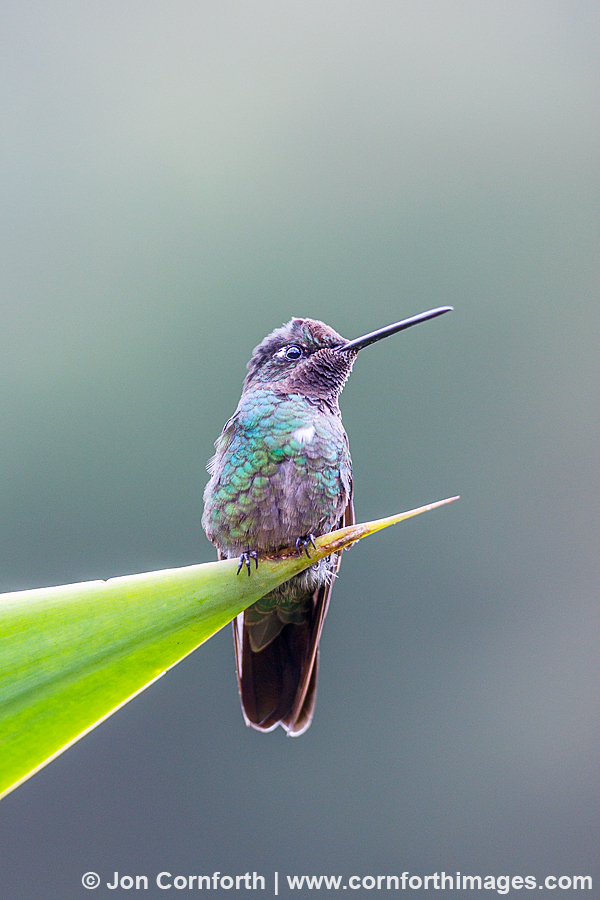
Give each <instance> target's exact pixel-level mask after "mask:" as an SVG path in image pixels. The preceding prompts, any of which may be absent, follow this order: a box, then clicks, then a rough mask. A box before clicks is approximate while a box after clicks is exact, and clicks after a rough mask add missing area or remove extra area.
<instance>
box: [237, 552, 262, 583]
mask: <svg viewBox="0 0 600 900" xmlns="http://www.w3.org/2000/svg"><path fill="white" fill-rule="evenodd" d="M251 559H253V560H254V562H255V564H256V565H255V568H257V569H258V554H257V552H256V550H248V551H246V553H242V555H241V556H240V564H239V566H238V570H237V572H236V575H239V574H240V572H241V571H242V569H243V568H244V566H246V568H247V569H248V577H250V560H251Z"/></svg>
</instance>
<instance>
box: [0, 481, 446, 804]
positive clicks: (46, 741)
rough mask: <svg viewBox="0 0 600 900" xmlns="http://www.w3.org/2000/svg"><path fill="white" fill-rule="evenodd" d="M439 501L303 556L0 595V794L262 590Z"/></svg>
mask: <svg viewBox="0 0 600 900" xmlns="http://www.w3.org/2000/svg"><path fill="white" fill-rule="evenodd" d="M454 499H456V498H454V497H453V498H451V499H449V500H441V501H439V502H437V503H432V504H430V505H429V506H422V507H420V508H419V509H414V510H410V511H409V512H405V513H400V514H399V515H396V516H390V517H388V518H387V519H378V520H377V521H375V522H367V523H366V524H363V525H352V526H350V527H348V528H342V529H340V530H339V531H334V532H331V534H328V535H324V536H323V537H320V538H317V540H316V545H317V550H316V551H312V552H311V559H307V558H306V556H304V555H303V556H298V555H297V554H296V553H295V552H294V551H291V550H290V551H289V553H287V554H280V555H278V557H277V558H263V559H261V560H260V564H259V566H258V569H255V568H254V566H253V568H252V574H251V577H247V575H246V572H245V570H244V571H242V572H241V573H240V575H239V576H238V575H236V571H237V567H238V561H237V560H224V561H222V562H214V563H205V564H203V565H197V566H187V567H185V568H181V569H164V570H162V571H159V572H146V573H144V574H141V575H126V576H123V577H120V578H111V579H109V580H108V581H88V582H83V583H81V584H70V585H62V586H60V587H51V588H42V589H39V590H33V591H19V592H18V593H10V594H2V595H0V797H3V796H4V795H5V794H7V793H9V791H11V790H13V789H14V788H15V787H17V786H18V785H19V784H21V783H22V782H23V781H25V780H26V779H27V778H29V777H30V776H31V775H33V774H34V772H36V771H37V770H38V769H40V768H42V766H44V765H46V763H48V762H50V760H51V759H53V758H54V757H55V756H58V754H59V753H62V751H63V750H65V749H66V748H67V747H68V746H70V744H73V743H74V742H75V741H77V740H78V739H79V738H80V737H82V736H83V735H84V734H86V732H88V731H90V730H91V729H92V728H94V727H95V726H96V725H98V724H99V723H100V722H102V721H103V719H106V718H107V717H108V716H110V715H111V714H112V713H113V712H114V711H115V710H117V709H118V708H119V707H120V706H123V704H124V703H127V701H128V700H131V698H132V697H134V696H135V695H136V694H138V693H140V691H142V690H144V688H146V687H148V685H149V684H152V682H153V681H155V680H156V679H157V678H160V676H161V675H162V674H163V673H164V672H165V671H166V670H167V669H169V668H170V667H171V666H174V665H175V664H176V663H177V662H179V661H180V660H182V659H183V658H184V657H185V656H187V655H188V653H191V652H192V650H195V649H196V647H198V646H199V645H200V644H202V643H203V642H204V641H205V640H207V638H209V637H210V636H211V635H213V634H214V633H215V632H217V631H218V630H219V629H220V628H222V627H223V626H224V625H226V624H227V623H228V622H230V621H231V619H233V618H234V617H235V616H236V615H237V614H238V613H240V612H242V610H244V609H245V608H246V607H247V606H250V605H251V604H252V603H254V602H255V601H256V600H258V599H259V598H260V597H262V596H263V595H264V594H266V593H267V592H268V591H270V590H272V589H273V588H275V587H277V585H278V584H281V583H282V582H284V581H287V580H288V579H289V578H291V577H292V576H293V575H296V574H297V573H298V572H301V571H302V570H303V569H305V568H307V567H308V566H310V565H312V564H313V563H314V562H316V561H317V559H322V558H323V557H325V556H329V555H330V554H331V553H332V552H335V551H338V550H341V549H342V548H344V547H347V546H349V545H350V544H352V543H354V542H355V541H358V540H360V539H361V538H363V537H365V536H366V535H368V534H372V533H373V532H375V531H379V530H380V529H381V528H386V527H387V526H388V525H394V524H395V523H396V522H401V521H402V520H403V519H407V518H410V517H411V516H416V515H418V514H419V513H422V512H426V511H427V510H430V509H434V508H435V507H437V506H441V505H442V504H444V503H450V502H451V500H454Z"/></svg>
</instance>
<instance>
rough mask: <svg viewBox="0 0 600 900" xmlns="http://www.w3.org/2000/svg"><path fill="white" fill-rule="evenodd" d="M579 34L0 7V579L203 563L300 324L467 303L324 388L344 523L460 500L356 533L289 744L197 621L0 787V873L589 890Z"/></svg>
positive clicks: (49, 579)
mask: <svg viewBox="0 0 600 900" xmlns="http://www.w3.org/2000/svg"><path fill="white" fill-rule="evenodd" d="M599 42H600V8H599V7H598V4H597V3H595V2H591V0H590V2H587V0H557V2H537V0H531V2H528V3H526V4H524V3H521V2H513V0H490V2H487V3H478V2H468V0H456V2H436V0H407V2H402V3H395V2H385V0H383V2H377V3H372V2H366V0H360V2H356V0H344V2H341V0H329V2H327V3H321V2H317V0H306V2H302V3H299V2H294V0H293V2H289V3H285V4H281V3H278V2H274V0H273V2H271V0H253V2H252V3H246V2H242V0H204V2H203V0H170V2H166V0H144V2H141V0H129V2H127V3H126V4H123V3H120V2H116V0H102V2H99V0H89V2H86V3H85V4H81V3H77V2H71V0H60V2H58V3H50V2H48V0H33V2H28V3H26V4H23V3H19V2H16V0H4V3H3V4H2V10H1V12H0V46H1V52H0V73H1V74H0V96H1V113H0V115H1V119H0V121H1V123H2V125H1V129H2V141H1V146H0V159H1V165H0V185H1V197H2V200H1V204H0V220H1V224H0V227H1V239H0V254H1V256H2V260H1V264H0V291H1V312H2V327H1V329H0V369H1V381H2V389H1V394H0V403H1V409H0V417H1V421H2V429H1V451H0V477H1V502H0V519H1V521H0V541H1V549H0V590H3V591H10V590H18V589H24V588H31V587H37V586H42V585H52V584H61V583H67V582H73V581H84V580H90V579H96V578H107V577H110V576H113V575H119V574H125V573H133V572H142V571H146V570H151V569H158V568H163V567H170V566H183V565H188V564H191V563H196V562H202V561H208V560H212V559H213V558H214V552H213V548H212V546H211V545H210V544H209V543H208V542H207V540H206V538H205V537H204V534H203V532H202V530H201V527H200V516H201V511H202V491H203V488H204V484H205V483H206V480H207V476H206V473H205V470H204V465H205V462H206V460H207V459H208V458H209V456H210V455H211V453H212V449H213V441H214V439H215V438H216V436H217V435H218V433H219V431H220V429H221V427H222V425H223V423H224V422H225V420H226V419H227V418H228V417H229V416H230V415H231V413H232V412H233V410H234V409H235V406H236V403H237V400H238V397H239V393H240V390H241V383H242V380H243V377H244V374H245V364H246V361H247V360H248V358H249V356H250V353H251V351H252V348H253V347H254V346H255V345H256V344H257V343H258V342H259V341H260V340H261V339H262V337H263V336H264V335H265V334H267V333H268V332H269V331H271V330H272V329H273V328H274V327H276V326H278V325H280V324H281V323H282V322H284V321H286V320H287V319H289V318H290V316H292V315H297V316H311V317H314V318H319V319H323V320H324V321H325V322H327V323H328V324H330V325H331V326H333V327H334V328H335V329H336V330H338V331H340V332H341V333H342V334H343V335H345V336H346V337H348V338H351V337H356V336H358V335H359V334H362V333H364V332H367V331H371V330H373V329H374V328H377V327H380V326H382V325H385V324H387V323H389V322H393V321H396V320H398V319H400V318H403V317H404V316H408V315H412V314H414V313H418V312H421V311H422V310H425V309H429V308H431V307H433V306H438V305H441V304H452V305H454V306H455V312H453V313H452V314H451V315H448V316H444V317H443V318H441V319H438V320H435V321H434V322H430V323H427V324H424V325H422V326H419V327H418V328H415V329H412V330H410V331H407V332H406V333H405V334H403V335H399V336H397V337H394V338H390V339H389V340H387V341H384V342H382V343H380V344H378V345H377V346H375V347H372V348H369V349H368V350H366V351H365V352H364V353H361V354H360V357H359V359H358V361H357V363H356V365H355V367H354V373H353V375H352V377H351V380H350V381H349V383H348V385H347V387H346V389H345V391H344V394H343V397H342V411H343V415H344V423H345V426H346V429H347V431H348V434H349V436H350V445H351V449H352V455H353V460H354V473H355V504H356V510H357V516H358V520H359V521H360V520H363V521H364V520H366V519H370V518H375V517H378V516H383V515H388V514H391V513H393V512H397V511H400V510H403V509H409V508H410V507H412V506H416V505H420V504H422V503H426V502H430V501H433V500H436V499H440V498H442V497H445V496H450V495H452V494H456V493H460V494H461V495H462V499H461V500H460V502H459V503H456V504H453V505H451V506H449V507H444V508H443V509H441V510H437V511H435V512H432V513H430V514H428V515H426V516H423V517H420V518H419V519H416V520H412V521H409V522H405V523H403V524H402V525H399V526H397V527H396V528H394V529H389V530H388V531H386V532H384V533H382V534H379V535H377V536H375V537H372V538H370V539H369V540H368V541H366V542H364V543H361V544H360V545H358V546H357V547H355V548H353V550H352V551H351V552H350V553H347V554H345V556H344V560H343V566H342V569H341V573H340V578H339V581H338V582H337V584H336V588H335V591H334V594H333V601H332V606H331V609H330V613H329V616H328V620H327V624H326V628H325V631H324V636H323V640H322V645H321V648H322V649H321V669H320V688H319V699H318V702H317V710H316V716H315V719H314V722H313V725H312V727H311V729H310V730H309V731H308V732H307V734H305V735H304V736H303V737H301V738H300V739H298V740H288V739H286V738H285V736H284V734H283V732H282V731H281V729H279V730H278V731H277V732H275V733H272V734H268V735H261V734H259V733H256V732H254V731H251V730H249V729H247V728H246V727H245V726H244V723H243V720H242V715H241V711H240V708H239V701H238V697H237V686H236V680H235V671H234V661H233V651H232V646H231V635H230V630H229V628H227V629H224V630H223V631H222V632H221V633H220V634H218V635H217V636H216V637H215V638H213V639H212V640H211V641H210V642H208V643H207V644H206V645H205V646H204V647H202V648H200V649H199V650H198V651H197V652H196V653H195V654H193V655H192V656H191V657H190V658H188V659H187V660H185V661H184V662H183V663H182V664H180V665H179V666H178V667H176V668H175V669H174V670H173V671H171V672H170V673H169V674H168V675H167V676H166V677H164V678H162V679H161V680H160V681H159V682H158V683H156V684H154V685H153V686H152V687H151V688H150V689H149V690H148V691H146V692H145V693H143V694H142V695H140V696H139V697H137V698H136V699H135V700H134V701H132V702H131V703H130V704H129V705H127V706H126V707H124V708H123V709H121V710H120V711H119V712H118V713H117V714H116V715H114V716H113V717H112V718H111V719H110V720H108V721H107V722H105V723H104V724H102V725H101V726H100V727H99V728H98V729H96V730H95V731H94V732H92V733H91V734H89V735H88V736H86V737H85V738H84V739H83V740H81V741H80V742H79V743H77V744H76V745H75V746H74V747H72V748H71V749H69V750H68V751H67V752H66V753H64V755H62V756H61V757H60V758H58V759H57V760H55V761H54V762H53V763H52V764H51V765H49V766H48V767H47V768H45V769H44V770H43V771H41V772H40V773H39V774H37V775H36V776H35V777H34V778H32V779H31V780H30V781H29V782H27V783H26V784H24V785H23V786H22V787H20V788H19V789H18V790H17V791H15V792H14V793H13V794H11V795H10V796H9V797H7V798H6V799H5V800H3V801H2V804H1V809H0V846H1V847H2V853H1V856H2V859H1V861H0V892H1V893H2V896H5V897H7V898H8V897H10V898H11V900H29V898H36V900H39V898H44V900H54V898H57V900H58V898H61V900H63V898H65V897H79V896H84V895H85V896H89V895H88V894H87V893H86V892H85V890H84V889H83V888H82V887H81V883H80V879H81V876H82V874H83V873H84V872H86V871H88V870H95V871H97V872H99V873H100V874H101V876H102V878H103V880H109V879H111V878H112V876H113V872H114V871H115V870H118V871H119V872H120V873H121V874H134V875H135V874H137V873H146V874H149V875H150V876H151V878H152V876H153V875H154V874H156V873H157V872H160V871H161V870H167V871H170V872H171V873H173V874H180V873H183V874H190V873H212V872H213V871H215V870H220V871H221V872H224V873H230V874H236V873H245V872H246V871H250V872H252V871H257V872H262V873H263V874H267V875H269V874H270V873H272V872H273V871H274V870H278V871H279V872H280V873H281V874H282V875H283V874H285V873H288V874H290V873H291V874H294V873H300V874H301V873H316V874H330V873H331V874H336V873H342V874H344V875H345V876H346V877H347V876H350V875H352V874H359V875H367V874H375V875H377V874H380V873H381V874H383V873H385V874H392V873H394V874H395V873H398V872H402V871H403V870H408V871H410V872H411V874H421V875H424V874H432V873H434V872H436V871H437V872H441V871H443V870H445V871H446V872H454V871H456V870H457V869H459V870H460V871H461V872H471V873H473V874H481V875H486V874H492V875H502V874H510V875H521V876H525V875H528V874H532V875H535V876H536V877H538V878H539V879H541V878H543V877H545V876H546V875H548V874H553V875H555V876H560V875H567V876H572V875H575V874H592V875H593V874H595V875H596V876H597V877H598V876H600V873H598V870H597V847H598V839H599V837H600V821H599V819H600V817H599V815H598V810H599V804H598V801H599V796H598V794H599V791H598V765H599V762H600V758H599V757H600V753H599V749H598V738H599V733H598V732H599V729H598V718H599V717H598V713H599V702H598V672H599V665H598V662H599V660H598V630H599V629H598V626H599V618H600V616H599V605H598V582H599V576H600V560H599V552H598V538H599V532H600V526H599V522H598V516H599V513H600V495H599V490H598V486H599V476H598V471H599V467H598V463H599V459H598V456H599V441H600V412H599V403H598V385H599V376H600V303H599V291H598V289H599V286H600V273H599V265H598V259H599V256H598V238H599V230H600V229H599V217H598V214H599V211H600V209H599V203H598V200H599V193H600V192H599V187H600V177H599V171H600V170H599V167H598V162H599V160H598V148H599V146H600V119H599V112H600V104H599V85H600V77H599V76H600V73H599V69H600V57H599V55H598V46H599ZM594 869H595V872H594ZM296 893H298V892H296ZM313 893H314V892H313ZM155 894H158V895H160V896H164V893H163V892H161V891H159V890H158V889H157V888H154V892H153V891H152V889H150V890H149V891H148V892H147V896H153V895H155ZM360 895H362V892H361V894H360ZM104 896H114V893H111V892H110V891H108V890H107V889H106V888H104V887H102V888H100V889H99V890H98V891H97V893H96V894H95V897H97V898H100V897H104ZM445 896H452V893H451V892H450V891H446V894H445Z"/></svg>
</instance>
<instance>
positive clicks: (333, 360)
mask: <svg viewBox="0 0 600 900" xmlns="http://www.w3.org/2000/svg"><path fill="white" fill-rule="evenodd" d="M451 309H452V307H451V306H440V307H438V308H437V309H430V310H427V312H424V313H419V315H417V316H411V318H409V319H403V320H402V321H401V322H395V323H394V324H393V325H386V326H385V327H384V328H380V329H378V330H377V331H372V332H370V333H369V334H365V335H362V337H359V338H355V339H354V340H352V341H347V340H346V339H345V338H343V337H342V336H341V334H338V333H337V331H334V330H333V328H330V327H329V325H325V323H324V322H319V321H318V320H317V319H296V318H294V319H290V321H289V322H288V323H287V324H285V325H283V326H282V327H281V328H276V329H275V331H272V332H271V334H269V335H267V337H266V338H265V339H264V340H263V341H261V343H260V344H259V345H258V346H257V347H255V348H254V351H253V353H252V358H251V359H250V362H249V363H248V374H247V375H246V380H245V381H244V390H248V389H249V388H254V387H257V386H259V385H267V384H268V385H269V386H271V387H274V388H275V389H276V390H277V391H278V392H280V393H282V394H304V395H305V396H310V397H317V398H321V399H324V400H329V401H333V400H337V397H338V396H339V394H340V392H341V390H342V388H343V387H344V385H345V383H346V381H347V380H348V376H349V375H350V372H351V371H352V366H353V364H354V360H355V359H356V354H357V353H358V351H359V350H361V349H362V348H363V347H367V346H369V344H374V343H375V342H376V341H380V340H381V339H382V338H384V337H388V335H390V334H396V332H398V331H403V330H404V329H405V328H410V327H411V326H412V325H417V324H418V323H419V322H425V321H427V320H428V319H433V318H435V317H436V316H440V315H442V313H445V312H450V310H451Z"/></svg>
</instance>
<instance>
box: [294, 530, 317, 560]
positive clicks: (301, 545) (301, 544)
mask: <svg viewBox="0 0 600 900" xmlns="http://www.w3.org/2000/svg"><path fill="white" fill-rule="evenodd" d="M309 544H312V545H313V547H314V548H315V550H316V549H317V545H316V544H315V536H314V534H307V535H305V536H304V537H299V538H298V540H297V541H296V550H297V551H298V554H299V555H300V556H302V551H304V553H306V555H307V556H308V558H309V559H310V558H311V556H310V553H309V552H308V545H309Z"/></svg>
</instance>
